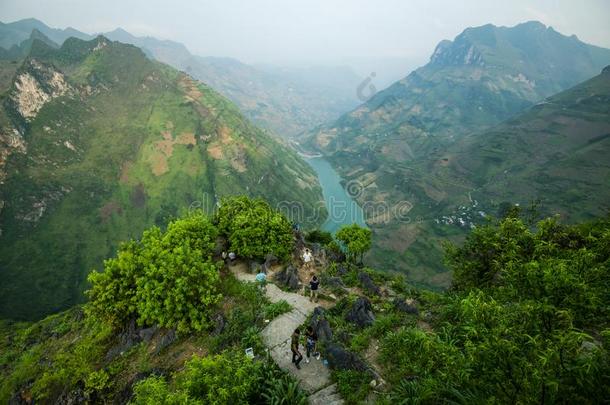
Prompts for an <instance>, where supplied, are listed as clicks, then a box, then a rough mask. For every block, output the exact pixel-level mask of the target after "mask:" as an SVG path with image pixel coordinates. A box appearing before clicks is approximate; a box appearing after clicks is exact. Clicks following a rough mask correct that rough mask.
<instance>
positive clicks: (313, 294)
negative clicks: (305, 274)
mask: <svg viewBox="0 0 610 405" xmlns="http://www.w3.org/2000/svg"><path fill="white" fill-rule="evenodd" d="M319 286H320V280H318V277H317V276H316V275H315V274H314V276H313V277H312V278H311V280H310V281H309V288H310V291H309V301H315V302H318V287H319Z"/></svg>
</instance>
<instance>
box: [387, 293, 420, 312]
mask: <svg viewBox="0 0 610 405" xmlns="http://www.w3.org/2000/svg"><path fill="white" fill-rule="evenodd" d="M392 303H393V304H394V308H396V309H397V310H398V311H400V312H404V313H407V314H412V315H419V309H417V302H416V301H415V300H414V299H411V298H409V299H406V300H405V299H402V298H399V297H396V298H394V301H393V302H392Z"/></svg>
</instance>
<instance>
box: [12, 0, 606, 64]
mask: <svg viewBox="0 0 610 405" xmlns="http://www.w3.org/2000/svg"><path fill="white" fill-rule="evenodd" d="M27 17H35V18H38V19H40V20H42V21H43V22H45V23H46V24H48V25H50V26H53V27H60V28H64V27H67V26H72V27H74V28H77V29H79V30H81V31H84V32H88V33H93V32H103V31H110V30H112V29H114V28H116V27H123V28H125V29H126V30H127V31H130V32H131V33H133V34H137V35H152V36H155V37H159V38H164V39H173V40H176V41H179V42H182V43H184V44H186V45H187V47H188V48H189V49H190V50H191V51H192V52H193V53H196V54H200V55H213V56H231V57H235V58H238V59H240V60H243V61H245V62H250V63H271V64H303V63H306V64H342V63H345V64H350V65H358V64H359V65H360V67H361V68H362V67H363V66H365V65H367V64H368V65H370V68H374V65H375V64H381V63H383V60H385V61H386V62H387V63H393V62H392V61H394V62H396V61H397V60H398V61H406V62H405V63H407V62H408V63H416V64H421V63H424V62H426V61H427V60H428V58H429V56H430V54H431V53H432V51H433V49H434V47H435V46H436V44H437V43H438V42H439V41H440V40H442V39H453V38H454V37H455V36H456V35H457V34H459V33H460V32H461V31H462V30H464V28H466V27H469V26H477V25H483V24H486V23H493V24H496V25H514V24H516V23H519V22H524V21H528V20H539V21H542V22H543V23H545V24H547V25H551V26H553V27H554V28H555V29H556V30H558V31H560V32H562V33H564V34H568V35H571V34H576V35H577V36H578V37H579V38H580V39H581V40H584V41H586V42H589V43H592V44H596V45H601V46H605V47H610V1H609V0H578V1H576V0H539V1H531V0H530V1H527V0H510V1H504V0H502V1H499V0H498V1H492V0H479V1H474V0H466V1H464V0H462V1H458V0H445V1H431V0H414V1H409V0H402V1H401V0H377V1H373V0H369V1H363V0H335V1H333V0H307V1H290V0H283V1H280V0H277V1H271V0H243V1H236V0H216V1H208V0H190V1H187V0H170V1H167V0H165V1H164V0H134V1H130V0H104V1H91V0H0V20H1V21H3V22H9V21H14V20H18V19H22V18H27ZM365 69H369V67H365Z"/></svg>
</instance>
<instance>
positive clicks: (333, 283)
mask: <svg viewBox="0 0 610 405" xmlns="http://www.w3.org/2000/svg"><path fill="white" fill-rule="evenodd" d="M323 281H324V284H325V285H326V286H327V287H330V288H345V284H344V283H343V280H341V278H340V277H328V278H327V279H325V280H323Z"/></svg>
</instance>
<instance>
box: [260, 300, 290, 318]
mask: <svg viewBox="0 0 610 405" xmlns="http://www.w3.org/2000/svg"><path fill="white" fill-rule="evenodd" d="M291 310H292V307H291V306H290V304H289V303H288V302H286V300H280V301H278V302H274V303H271V304H267V305H266V306H265V308H264V313H265V319H273V318H276V317H278V316H280V315H282V314H285V313H286V312H290V311H291Z"/></svg>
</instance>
